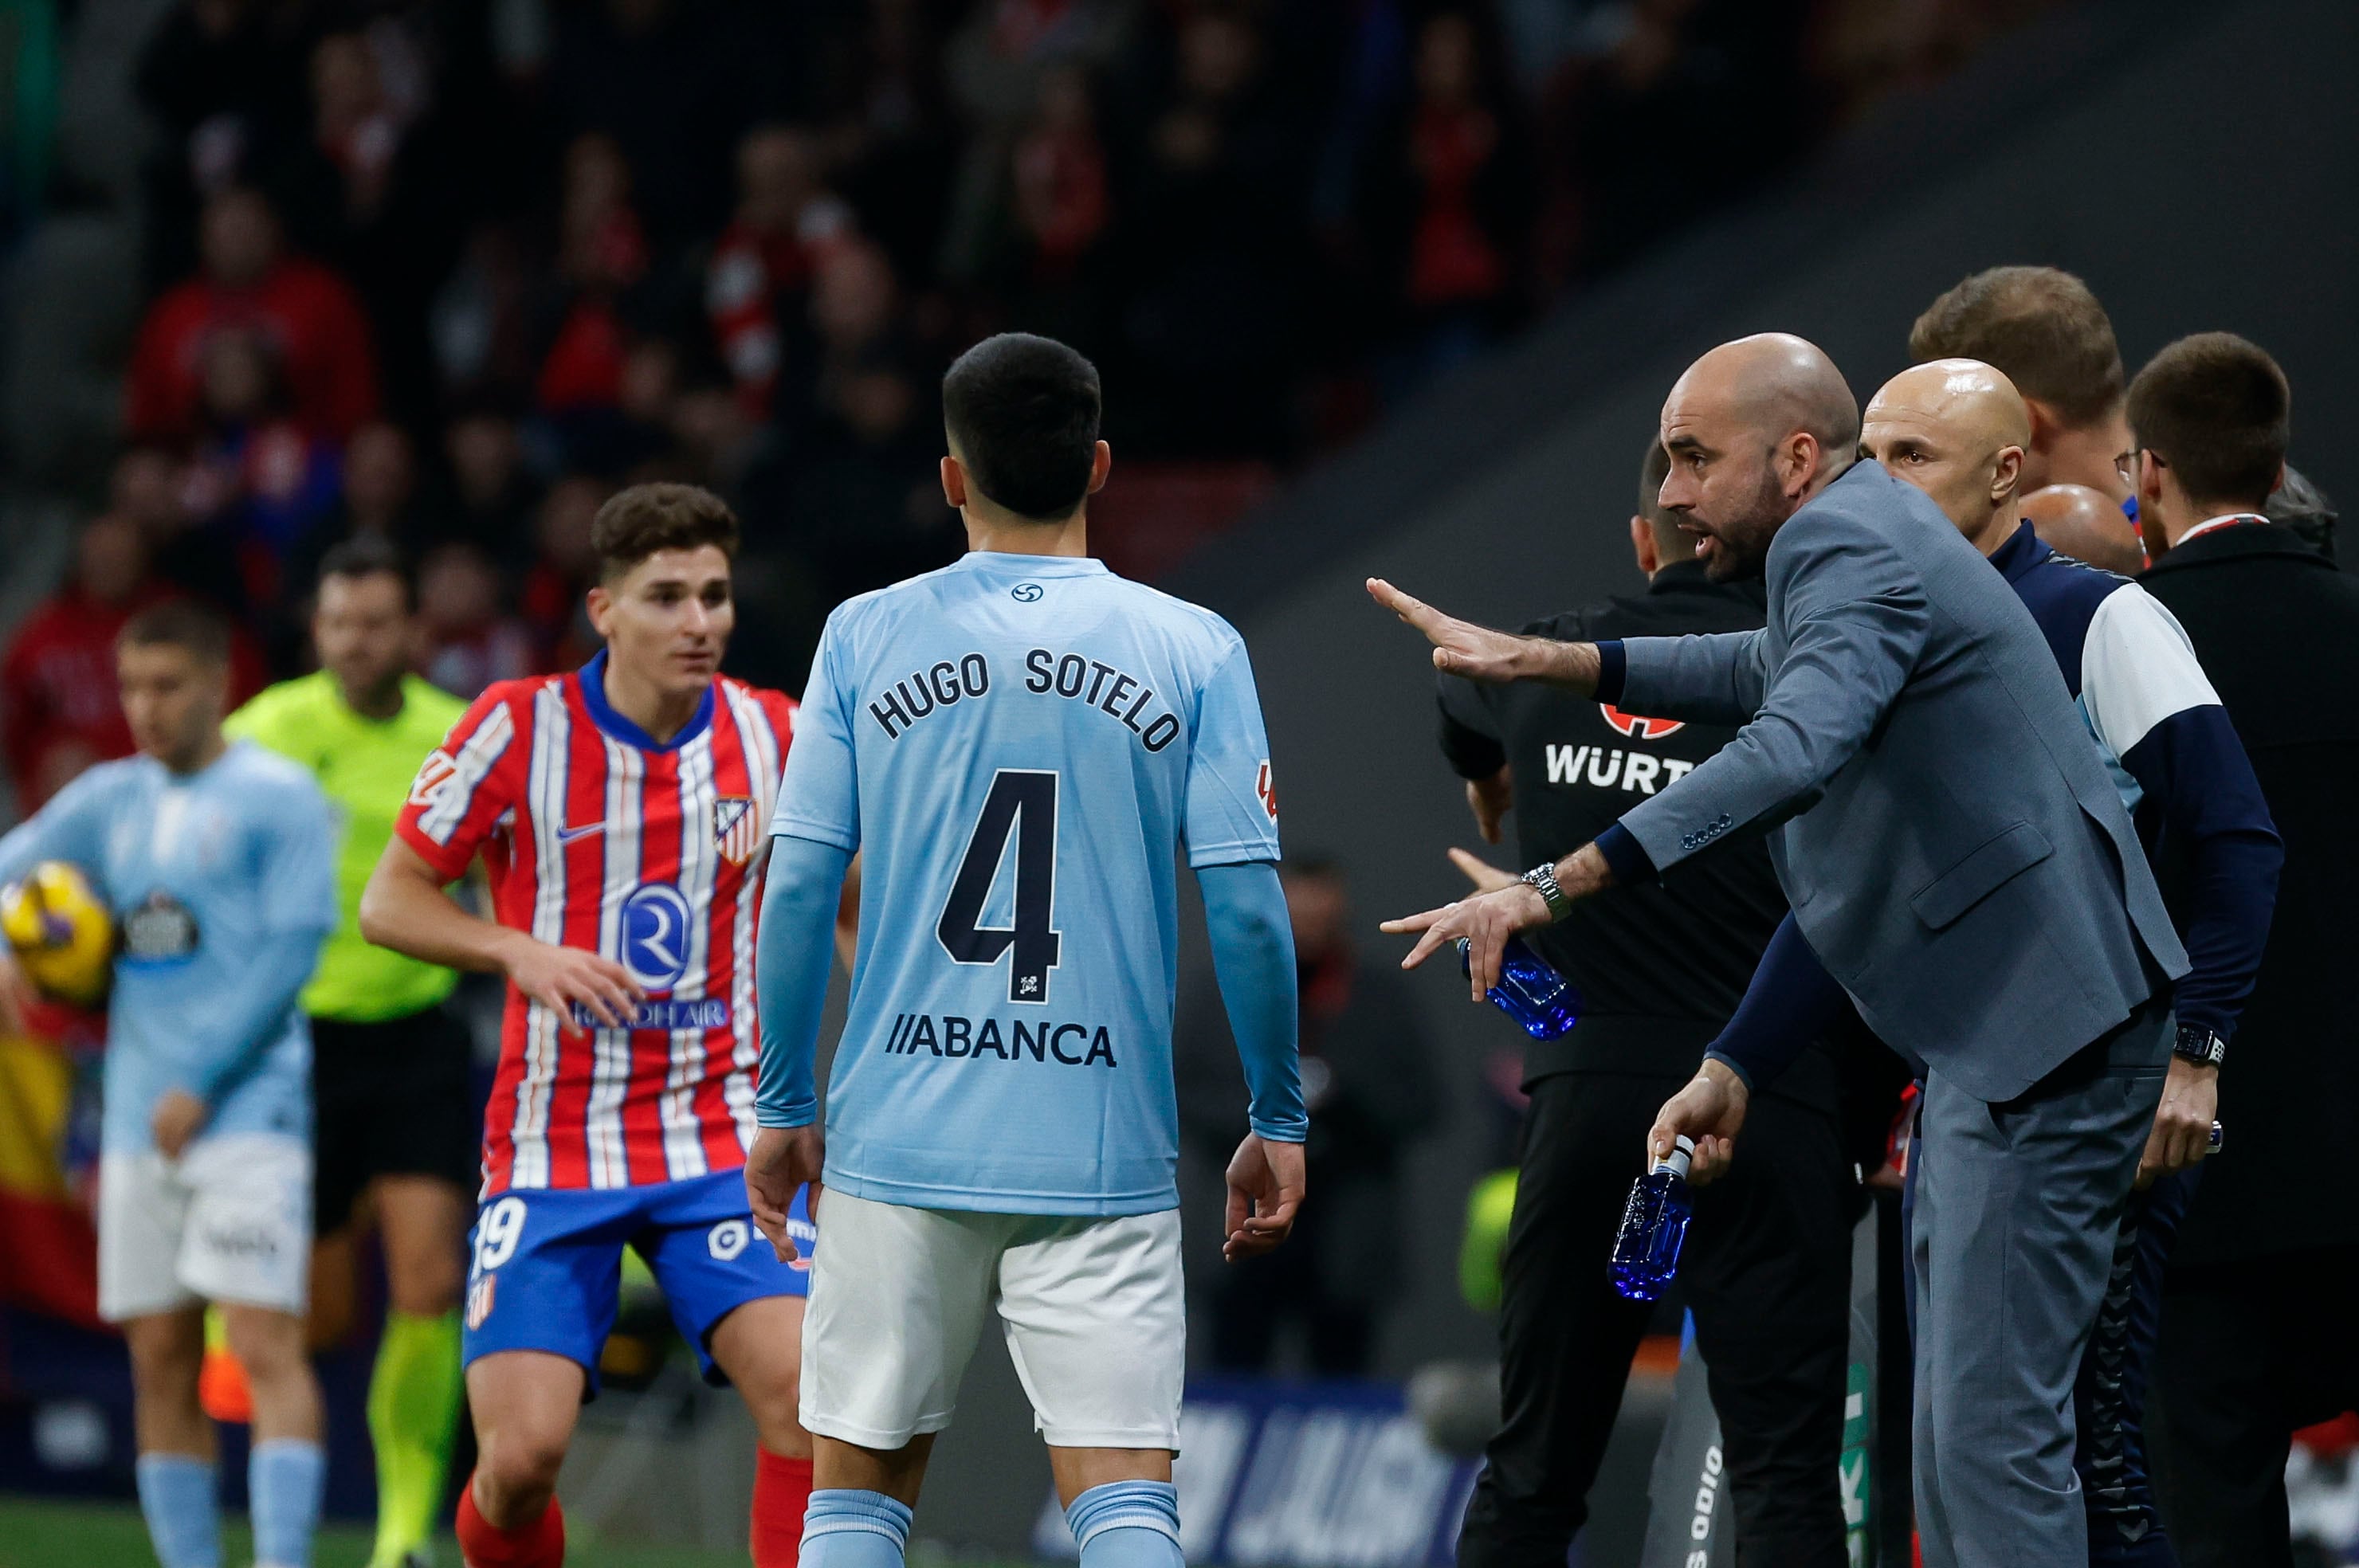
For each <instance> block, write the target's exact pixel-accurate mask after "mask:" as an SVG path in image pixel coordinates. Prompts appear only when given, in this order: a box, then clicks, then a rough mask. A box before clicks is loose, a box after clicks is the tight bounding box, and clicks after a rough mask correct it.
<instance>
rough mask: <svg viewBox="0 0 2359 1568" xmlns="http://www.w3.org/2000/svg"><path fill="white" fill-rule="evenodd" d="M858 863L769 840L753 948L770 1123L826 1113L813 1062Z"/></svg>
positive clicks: (764, 1121)
mask: <svg viewBox="0 0 2359 1568" xmlns="http://www.w3.org/2000/svg"><path fill="white" fill-rule="evenodd" d="M797 744H798V745H799V744H800V742H797ZM790 776H791V770H790ZM851 864H852V851H851V850H850V849H844V848H843V847H842V846H840V845H835V844H822V843H820V842H819V841H817V840H816V839H811V838H799V837H796V836H793V835H788V836H785V837H782V838H777V839H775V840H773V841H772V843H771V845H770V866H769V871H768V877H769V880H768V881H767V883H766V885H765V886H764V888H763V890H762V925H761V930H760V933H759V935H757V936H756V939H755V946H754V995H755V1009H756V1013H757V1014H758V1015H759V1017H760V1018H761V1021H762V1065H761V1072H760V1074H759V1076H758V1077H757V1078H756V1083H755V1089H754V1119H755V1120H756V1121H757V1122H759V1123H760V1124H761V1125H762V1126H764V1127H808V1126H810V1124H811V1123H812V1122H813V1121H816V1120H817V1119H819V1085H818V1081H817V1079H816V1078H815V1077H814V1076H813V1074H812V1066H811V1064H812V1061H813V1058H814V1055H815V1054H816V1053H817V1051H818V1048H819V1019H820V1011H821V1008H822V1007H824V1006H825V1005H826V1002H827V976H828V966H829V965H830V964H831V963H832V962H833V961H834V957H835V906H836V901H837V900H838V899H839V898H840V897H841V896H842V895H843V876H844V872H845V871H846V870H847V869H848V868H849V867H850V866H851Z"/></svg>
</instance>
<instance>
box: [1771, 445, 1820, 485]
mask: <svg viewBox="0 0 2359 1568" xmlns="http://www.w3.org/2000/svg"><path fill="white" fill-rule="evenodd" d="M1778 458H1779V460H1780V461H1782V462H1783V463H1784V464H1785V465H1786V471H1785V472H1784V473H1782V474H1780V475H1778V476H1777V477H1778V480H1779V481H1780V482H1781V483H1782V484H1783V486H1784V488H1785V492H1786V499H1787V500H1788V501H1796V500H1799V499H1800V498H1801V494H1802V492H1804V491H1806V490H1808V489H1809V488H1810V476H1811V475H1812V474H1814V473H1816V472H1818V471H1819V438H1817V437H1816V436H1813V435H1811V434H1810V432H1809V431H1808V430H1797V431H1795V432H1794V433H1793V434H1792V435H1790V436H1788V437H1787V438H1786V444H1785V446H1784V447H1783V448H1781V449H1779V451H1778Z"/></svg>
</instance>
